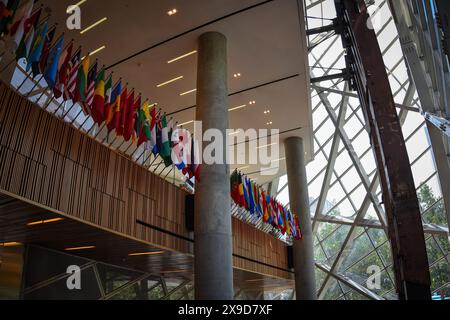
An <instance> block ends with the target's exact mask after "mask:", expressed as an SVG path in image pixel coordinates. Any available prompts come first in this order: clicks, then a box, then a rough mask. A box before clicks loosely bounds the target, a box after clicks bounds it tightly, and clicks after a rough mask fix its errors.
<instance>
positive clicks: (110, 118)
mask: <svg viewBox="0 0 450 320" xmlns="http://www.w3.org/2000/svg"><path fill="white" fill-rule="evenodd" d="M121 94H122V80H119V81H118V82H117V84H116V86H115V87H114V89H113V91H112V93H111V106H110V108H108V109H106V127H107V128H108V132H111V131H113V130H114V129H115V128H116V127H115V124H116V119H117V118H118V117H119V112H120V97H121Z"/></svg>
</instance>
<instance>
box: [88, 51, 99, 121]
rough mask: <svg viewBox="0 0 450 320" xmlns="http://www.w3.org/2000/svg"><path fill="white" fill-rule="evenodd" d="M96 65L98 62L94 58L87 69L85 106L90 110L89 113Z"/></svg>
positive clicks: (92, 98) (92, 99)
mask: <svg viewBox="0 0 450 320" xmlns="http://www.w3.org/2000/svg"><path fill="white" fill-rule="evenodd" d="M97 66H98V62H97V60H96V61H95V63H94V65H93V66H92V67H91V69H90V70H89V73H88V77H87V91H86V108H88V109H89V110H91V114H92V104H93V103H94V92H95V82H96V80H97Z"/></svg>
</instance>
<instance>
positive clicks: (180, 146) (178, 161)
mask: <svg viewBox="0 0 450 320" xmlns="http://www.w3.org/2000/svg"><path fill="white" fill-rule="evenodd" d="M184 137H185V136H184V135H183V132H182V130H175V131H174V132H173V135H172V143H173V147H172V150H175V152H174V156H175V157H174V158H173V159H172V161H173V162H174V164H175V166H176V167H177V169H178V170H183V169H184V168H186V165H187V163H188V161H187V152H186V150H185V148H187V146H188V144H187V143H184V141H183V140H184ZM186 138H187V139H189V137H188V136H186ZM150 141H151V140H150ZM188 142H189V141H188Z"/></svg>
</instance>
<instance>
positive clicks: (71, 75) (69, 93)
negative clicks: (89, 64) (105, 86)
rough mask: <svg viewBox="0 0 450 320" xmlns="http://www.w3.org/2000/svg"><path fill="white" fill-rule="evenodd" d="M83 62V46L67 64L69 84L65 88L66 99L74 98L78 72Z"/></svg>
mask: <svg viewBox="0 0 450 320" xmlns="http://www.w3.org/2000/svg"><path fill="white" fill-rule="evenodd" d="M80 64H81V47H79V48H78V50H77V52H75V54H74V55H73V56H72V58H71V59H70V62H69V64H68V66H67V70H68V71H67V85H66V86H65V88H64V100H70V99H72V100H73V99H74V97H75V89H76V87H77V74H78V69H79V68H80Z"/></svg>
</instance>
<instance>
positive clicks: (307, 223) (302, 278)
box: [284, 137, 316, 300]
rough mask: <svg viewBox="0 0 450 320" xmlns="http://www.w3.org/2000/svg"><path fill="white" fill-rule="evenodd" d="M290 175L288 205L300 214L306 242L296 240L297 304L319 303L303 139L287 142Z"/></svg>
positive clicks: (287, 161)
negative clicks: (305, 302)
mask: <svg viewBox="0 0 450 320" xmlns="http://www.w3.org/2000/svg"><path fill="white" fill-rule="evenodd" d="M284 147H285V153H286V167H287V175H288V187H289V201H290V207H291V211H292V213H295V214H297V216H298V223H299V225H300V228H301V231H302V235H303V239H302V240H294V247H293V258H294V272H295V292H296V299H297V300H316V279H315V278H316V276H315V265H314V244H313V234H312V227H311V215H310V212H309V196H308V184H307V179H306V168H305V151H304V148H303V139H302V138H299V137H290V138H287V139H286V140H285V141H284Z"/></svg>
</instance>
